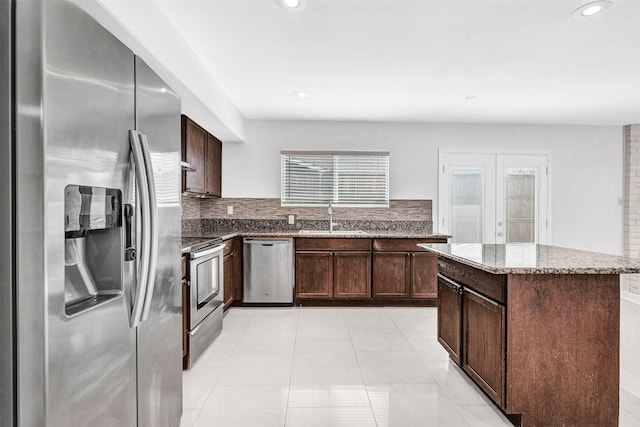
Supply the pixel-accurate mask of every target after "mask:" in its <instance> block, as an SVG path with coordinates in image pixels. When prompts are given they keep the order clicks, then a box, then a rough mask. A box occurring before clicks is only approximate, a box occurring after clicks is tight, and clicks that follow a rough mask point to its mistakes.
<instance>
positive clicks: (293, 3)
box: [276, 0, 307, 10]
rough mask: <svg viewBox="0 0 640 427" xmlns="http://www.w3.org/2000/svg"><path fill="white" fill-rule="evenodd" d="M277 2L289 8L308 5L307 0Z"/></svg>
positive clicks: (299, 7) (300, 7) (295, 8)
mask: <svg viewBox="0 0 640 427" xmlns="http://www.w3.org/2000/svg"><path fill="white" fill-rule="evenodd" d="M276 3H277V4H278V6H280V7H283V8H285V9H287V10H300V9H303V8H304V7H305V6H306V4H307V0H276Z"/></svg>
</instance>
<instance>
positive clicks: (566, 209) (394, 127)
mask: <svg viewBox="0 0 640 427" xmlns="http://www.w3.org/2000/svg"><path fill="white" fill-rule="evenodd" d="M439 148H449V149H473V150H479V149H482V150H485V149H486V150H496V151H503V152H548V153H549V154H550V161H551V171H550V174H551V188H550V191H551V216H550V217H551V223H552V241H551V244H554V245H559V246H566V247H574V248H580V249H587V250H594V251H599V252H606V253H614V254H620V253H622V226H621V224H622V207H619V206H618V205H617V201H618V198H619V197H622V191H623V190H622V182H623V181H622V173H623V155H622V129H621V128H619V127H607V126H545V125H539V126H529V125H527V126H518V125H504V126H499V125H453V124H414V123H375V122H357V123H354V122H314V121H308V122H304V121H298V122H295V121H290V122H269V121H247V122H246V124H245V142H244V143H239V144H225V145H224V147H223V162H222V164H223V178H222V180H223V188H222V191H223V197H280V150H385V151H386V150H388V151H390V152H391V155H390V174H391V176H390V185H391V188H390V197H391V198H392V199H432V200H433V201H434V210H433V211H434V213H436V212H437V209H438V207H437V202H438V173H437V169H438V149H439ZM435 229H436V230H437V227H435Z"/></svg>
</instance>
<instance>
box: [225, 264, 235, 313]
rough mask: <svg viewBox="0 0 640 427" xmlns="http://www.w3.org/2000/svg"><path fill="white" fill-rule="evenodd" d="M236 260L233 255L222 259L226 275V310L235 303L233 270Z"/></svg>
mask: <svg viewBox="0 0 640 427" xmlns="http://www.w3.org/2000/svg"><path fill="white" fill-rule="evenodd" d="M233 260H234V256H233V253H231V254H229V255H226V256H225V257H224V258H223V259H222V262H223V264H222V271H223V273H224V287H223V288H222V289H223V293H224V308H225V310H226V309H227V308H228V307H229V306H230V305H231V303H232V302H233V293H234V292H233V285H234V279H233V276H234V274H233V273H234V268H233V264H234V262H233Z"/></svg>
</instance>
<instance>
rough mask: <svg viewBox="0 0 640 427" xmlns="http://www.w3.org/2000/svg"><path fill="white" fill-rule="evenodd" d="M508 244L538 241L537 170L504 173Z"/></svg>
mask: <svg viewBox="0 0 640 427" xmlns="http://www.w3.org/2000/svg"><path fill="white" fill-rule="evenodd" d="M504 198H505V206H506V209H505V228H506V231H505V233H506V234H505V238H506V243H533V242H535V240H536V231H535V229H536V209H535V208H536V170H535V169H515V168H509V169H505V171H504Z"/></svg>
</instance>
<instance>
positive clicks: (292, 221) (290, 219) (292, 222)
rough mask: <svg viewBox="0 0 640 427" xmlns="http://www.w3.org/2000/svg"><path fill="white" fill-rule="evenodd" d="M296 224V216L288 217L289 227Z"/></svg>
mask: <svg viewBox="0 0 640 427" xmlns="http://www.w3.org/2000/svg"><path fill="white" fill-rule="evenodd" d="M295 223H296V216H295V215H289V225H294V224H295Z"/></svg>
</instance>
